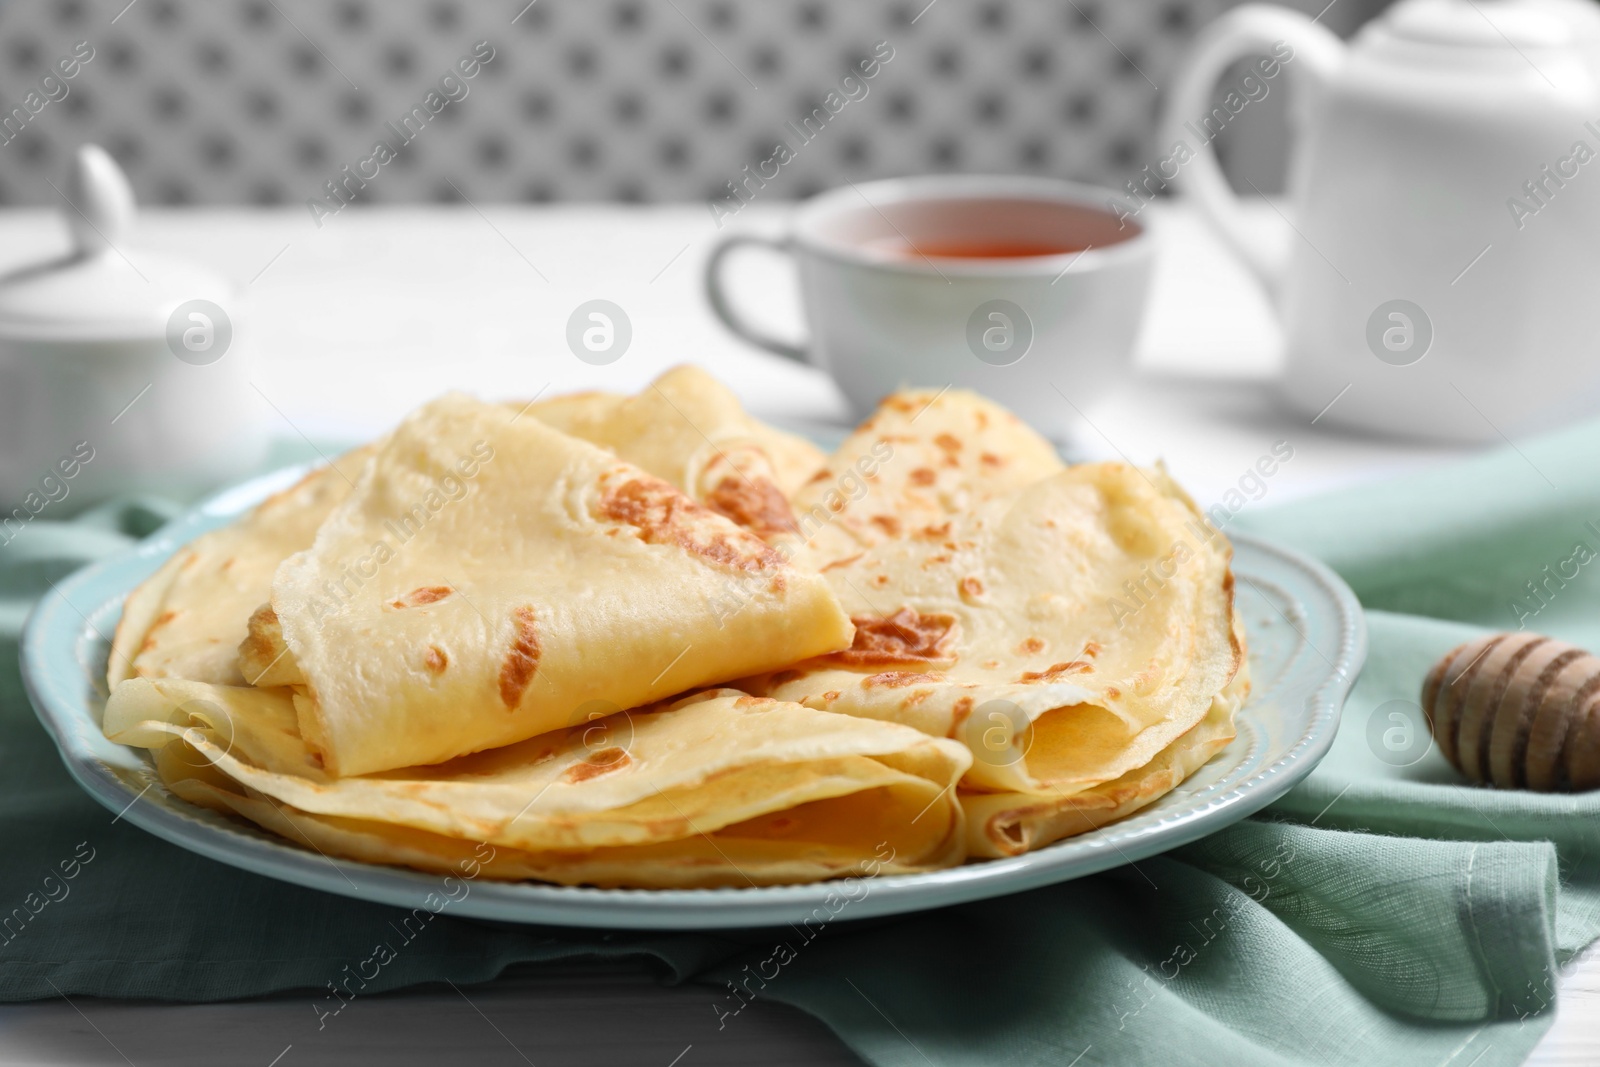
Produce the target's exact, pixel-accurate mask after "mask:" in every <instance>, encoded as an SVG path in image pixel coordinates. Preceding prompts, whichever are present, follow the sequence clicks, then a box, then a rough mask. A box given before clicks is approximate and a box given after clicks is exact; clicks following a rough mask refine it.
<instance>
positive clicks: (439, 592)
mask: <svg viewBox="0 0 1600 1067" xmlns="http://www.w3.org/2000/svg"><path fill="white" fill-rule="evenodd" d="M454 592H455V590H454V589H452V588H451V587H450V586H448V585H424V586H421V587H419V588H416V589H413V590H411V592H409V593H407V594H406V595H405V596H403V597H401V598H400V599H399V600H391V601H389V606H390V607H391V608H420V607H421V606H422V605H424V604H437V603H438V602H439V601H441V600H443V599H444V598H445V597H447V596H449V595H450V594H451V593H454Z"/></svg>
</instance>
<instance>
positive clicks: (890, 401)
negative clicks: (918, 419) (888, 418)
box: [883, 396, 917, 411]
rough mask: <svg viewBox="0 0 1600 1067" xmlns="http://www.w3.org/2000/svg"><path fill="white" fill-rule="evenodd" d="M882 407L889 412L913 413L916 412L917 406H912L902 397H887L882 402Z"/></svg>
mask: <svg viewBox="0 0 1600 1067" xmlns="http://www.w3.org/2000/svg"><path fill="white" fill-rule="evenodd" d="M883 406H884V407H886V408H889V409H890V410H891V411H915V410H917V405H915V404H913V403H912V402H911V401H909V400H907V399H906V398H905V397H903V396H891V397H887V398H885V399H884V401H883Z"/></svg>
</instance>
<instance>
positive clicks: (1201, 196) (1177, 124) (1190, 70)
mask: <svg viewBox="0 0 1600 1067" xmlns="http://www.w3.org/2000/svg"><path fill="white" fill-rule="evenodd" d="M1283 45H1288V46H1289V47H1290V48H1291V49H1292V53H1291V56H1290V58H1289V59H1287V60H1284V59H1282V57H1281V56H1278V54H1277V52H1276V51H1275V49H1276V48H1278V47H1281V46H1283ZM1344 49H1345V45H1344V42H1342V41H1341V40H1339V38H1338V37H1337V36H1336V35H1335V34H1334V33H1333V32H1332V31H1331V30H1329V29H1327V28H1326V27H1324V26H1321V25H1319V24H1317V23H1315V22H1313V21H1312V20H1310V19H1308V18H1306V17H1305V16H1304V15H1302V14H1300V13H1299V12H1297V11H1289V10H1285V9H1284V8H1281V7H1273V6H1269V5H1266V4H1245V5H1243V6H1240V7H1237V8H1234V9H1233V10H1232V11H1230V12H1228V13H1227V14H1226V15H1223V16H1222V17H1221V18H1219V19H1217V20H1216V21H1215V22H1213V23H1211V25H1209V26H1207V27H1206V28H1205V29H1204V30H1202V31H1201V33H1200V34H1199V36H1198V37H1196V38H1195V42H1194V45H1193V49H1192V51H1191V52H1190V54H1189V58H1188V60H1187V61H1186V62H1185V64H1184V66H1183V69H1182V71H1181V72H1180V73H1179V76H1178V80H1177V82H1176V84H1175V85H1174V86H1173V90H1172V97H1171V103H1170V105H1169V106H1168V108H1167V113H1166V121H1165V123H1164V124H1163V125H1164V128H1165V131H1166V138H1165V141H1166V143H1168V144H1172V145H1176V144H1178V143H1182V144H1184V145H1192V144H1194V142H1195V141H1196V140H1197V139H1198V138H1197V137H1196V135H1195V134H1194V132H1193V130H1194V128H1196V127H1198V126H1200V125H1201V124H1202V123H1203V122H1204V119H1205V117H1208V116H1209V113H1210V111H1211V101H1212V95H1211V94H1212V90H1213V89H1214V88H1215V87H1216V84H1217V80H1218V79H1219V78H1220V77H1221V76H1222V75H1223V73H1224V72H1225V71H1226V70H1227V68H1228V67H1229V66H1230V65H1232V64H1233V63H1234V62H1235V61H1237V60H1240V59H1245V58H1247V57H1249V56H1253V55H1271V56H1274V58H1275V59H1278V60H1280V61H1281V63H1282V70H1283V71H1284V72H1285V73H1287V74H1288V76H1289V80H1290V81H1291V82H1292V83H1293V84H1294V90H1295V92H1294V94H1293V99H1292V100H1291V108H1290V113H1289V120H1290V127H1291V129H1296V130H1297V129H1299V128H1300V127H1303V126H1304V125H1305V122H1306V119H1307V118H1308V117H1309V114H1310V111H1311V107H1312V104H1313V102H1314V100H1315V99H1316V97H1317V96H1318V95H1320V93H1321V91H1322V89H1323V87H1324V86H1325V85H1326V84H1327V82H1328V81H1329V79H1330V77H1331V76H1332V74H1333V72H1334V71H1335V70H1337V69H1338V67H1339V65H1340V64H1341V63H1342V62H1343V60H1344ZM1308 90H1309V91H1308ZM1292 174H1293V171H1292V168H1291V177H1292ZM1163 177H1166V175H1163ZM1172 180H1173V181H1175V182H1176V183H1177V184H1178V186H1179V188H1180V189H1181V190H1183V191H1184V192H1186V193H1188V194H1189V195H1191V196H1192V197H1193V198H1194V199H1195V200H1196V201H1197V202H1198V203H1199V205H1200V209H1201V211H1202V213H1203V214H1204V215H1205V216H1206V217H1207V219H1208V220H1209V221H1210V223H1211V225H1212V228H1213V229H1215V230H1216V231H1217V233H1218V234H1220V235H1221V237H1222V239H1223V240H1224V241H1226V242H1227V243H1228V244H1229V245H1230V246H1231V247H1232V248H1233V250H1234V252H1235V253H1236V254H1237V255H1238V256H1239V258H1240V259H1242V260H1244V262H1245V264H1246V265H1247V266H1249V267H1250V269H1251V270H1252V271H1253V272H1254V273H1255V275H1256V277H1257V278H1258V279H1259V280H1260V282H1261V284H1262V286H1263V287H1264V288H1265V289H1266V290H1267V292H1268V293H1269V294H1270V295H1271V296H1272V297H1273V299H1274V301H1276V300H1277V297H1278V290H1279V286H1280V285H1281V284H1282V280H1283V277H1284V268H1285V267H1286V266H1287V260H1288V250H1289V248H1290V240H1291V239H1292V236H1293V235H1292V233H1291V232H1290V231H1291V226H1292V224H1291V223H1290V222H1289V221H1288V220H1287V219H1283V220H1278V219H1274V220H1273V222H1274V223H1275V225H1274V226H1273V228H1272V229H1271V230H1269V231H1266V232H1264V233H1263V232H1262V231H1260V230H1259V229H1258V228H1252V227H1250V226H1248V225H1247V224H1246V219H1245V214H1244V212H1243V211H1241V210H1240V207H1239V197H1237V196H1236V195H1234V192H1233V188H1232V187H1231V186H1230V185H1229V184H1228V180H1227V179H1226V178H1225V177H1223V174H1222V168H1221V167H1219V166H1218V165H1217V157H1216V153H1215V152H1213V151H1212V149H1211V145H1210V141H1209V139H1207V140H1202V141H1201V142H1200V144H1199V145H1198V147H1197V148H1195V151H1194V157H1193V158H1192V159H1191V160H1190V161H1189V162H1188V163H1187V164H1186V165H1184V166H1183V167H1182V168H1181V169H1180V171H1179V172H1178V174H1177V175H1176V176H1174V177H1173V178H1172Z"/></svg>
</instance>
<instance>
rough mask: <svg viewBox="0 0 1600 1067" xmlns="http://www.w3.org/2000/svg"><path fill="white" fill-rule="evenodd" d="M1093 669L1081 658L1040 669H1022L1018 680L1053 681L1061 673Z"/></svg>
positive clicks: (1079, 672) (1076, 672) (1074, 672)
mask: <svg viewBox="0 0 1600 1067" xmlns="http://www.w3.org/2000/svg"><path fill="white" fill-rule="evenodd" d="M1092 670H1094V665H1093V664H1090V663H1085V662H1084V661H1083V660H1081V659H1075V660H1072V661H1071V662H1069V663H1052V664H1051V665H1050V666H1048V667H1046V668H1045V669H1044V670H1042V671H1023V672H1022V677H1021V678H1018V679H1017V681H1019V682H1053V681H1055V680H1056V679H1057V678H1059V677H1061V676H1062V675H1063V674H1083V673H1084V672H1086V671H1092Z"/></svg>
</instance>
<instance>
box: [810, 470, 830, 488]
mask: <svg viewBox="0 0 1600 1067" xmlns="http://www.w3.org/2000/svg"><path fill="white" fill-rule="evenodd" d="M830 476H831V475H830V472H829V471H828V468H826V467H824V468H822V469H821V470H819V471H818V472H817V473H815V474H813V475H812V476H811V477H810V478H809V479H807V480H806V484H807V485H816V484H817V483H818V482H825V481H827V480H828V478H829V477H830Z"/></svg>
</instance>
